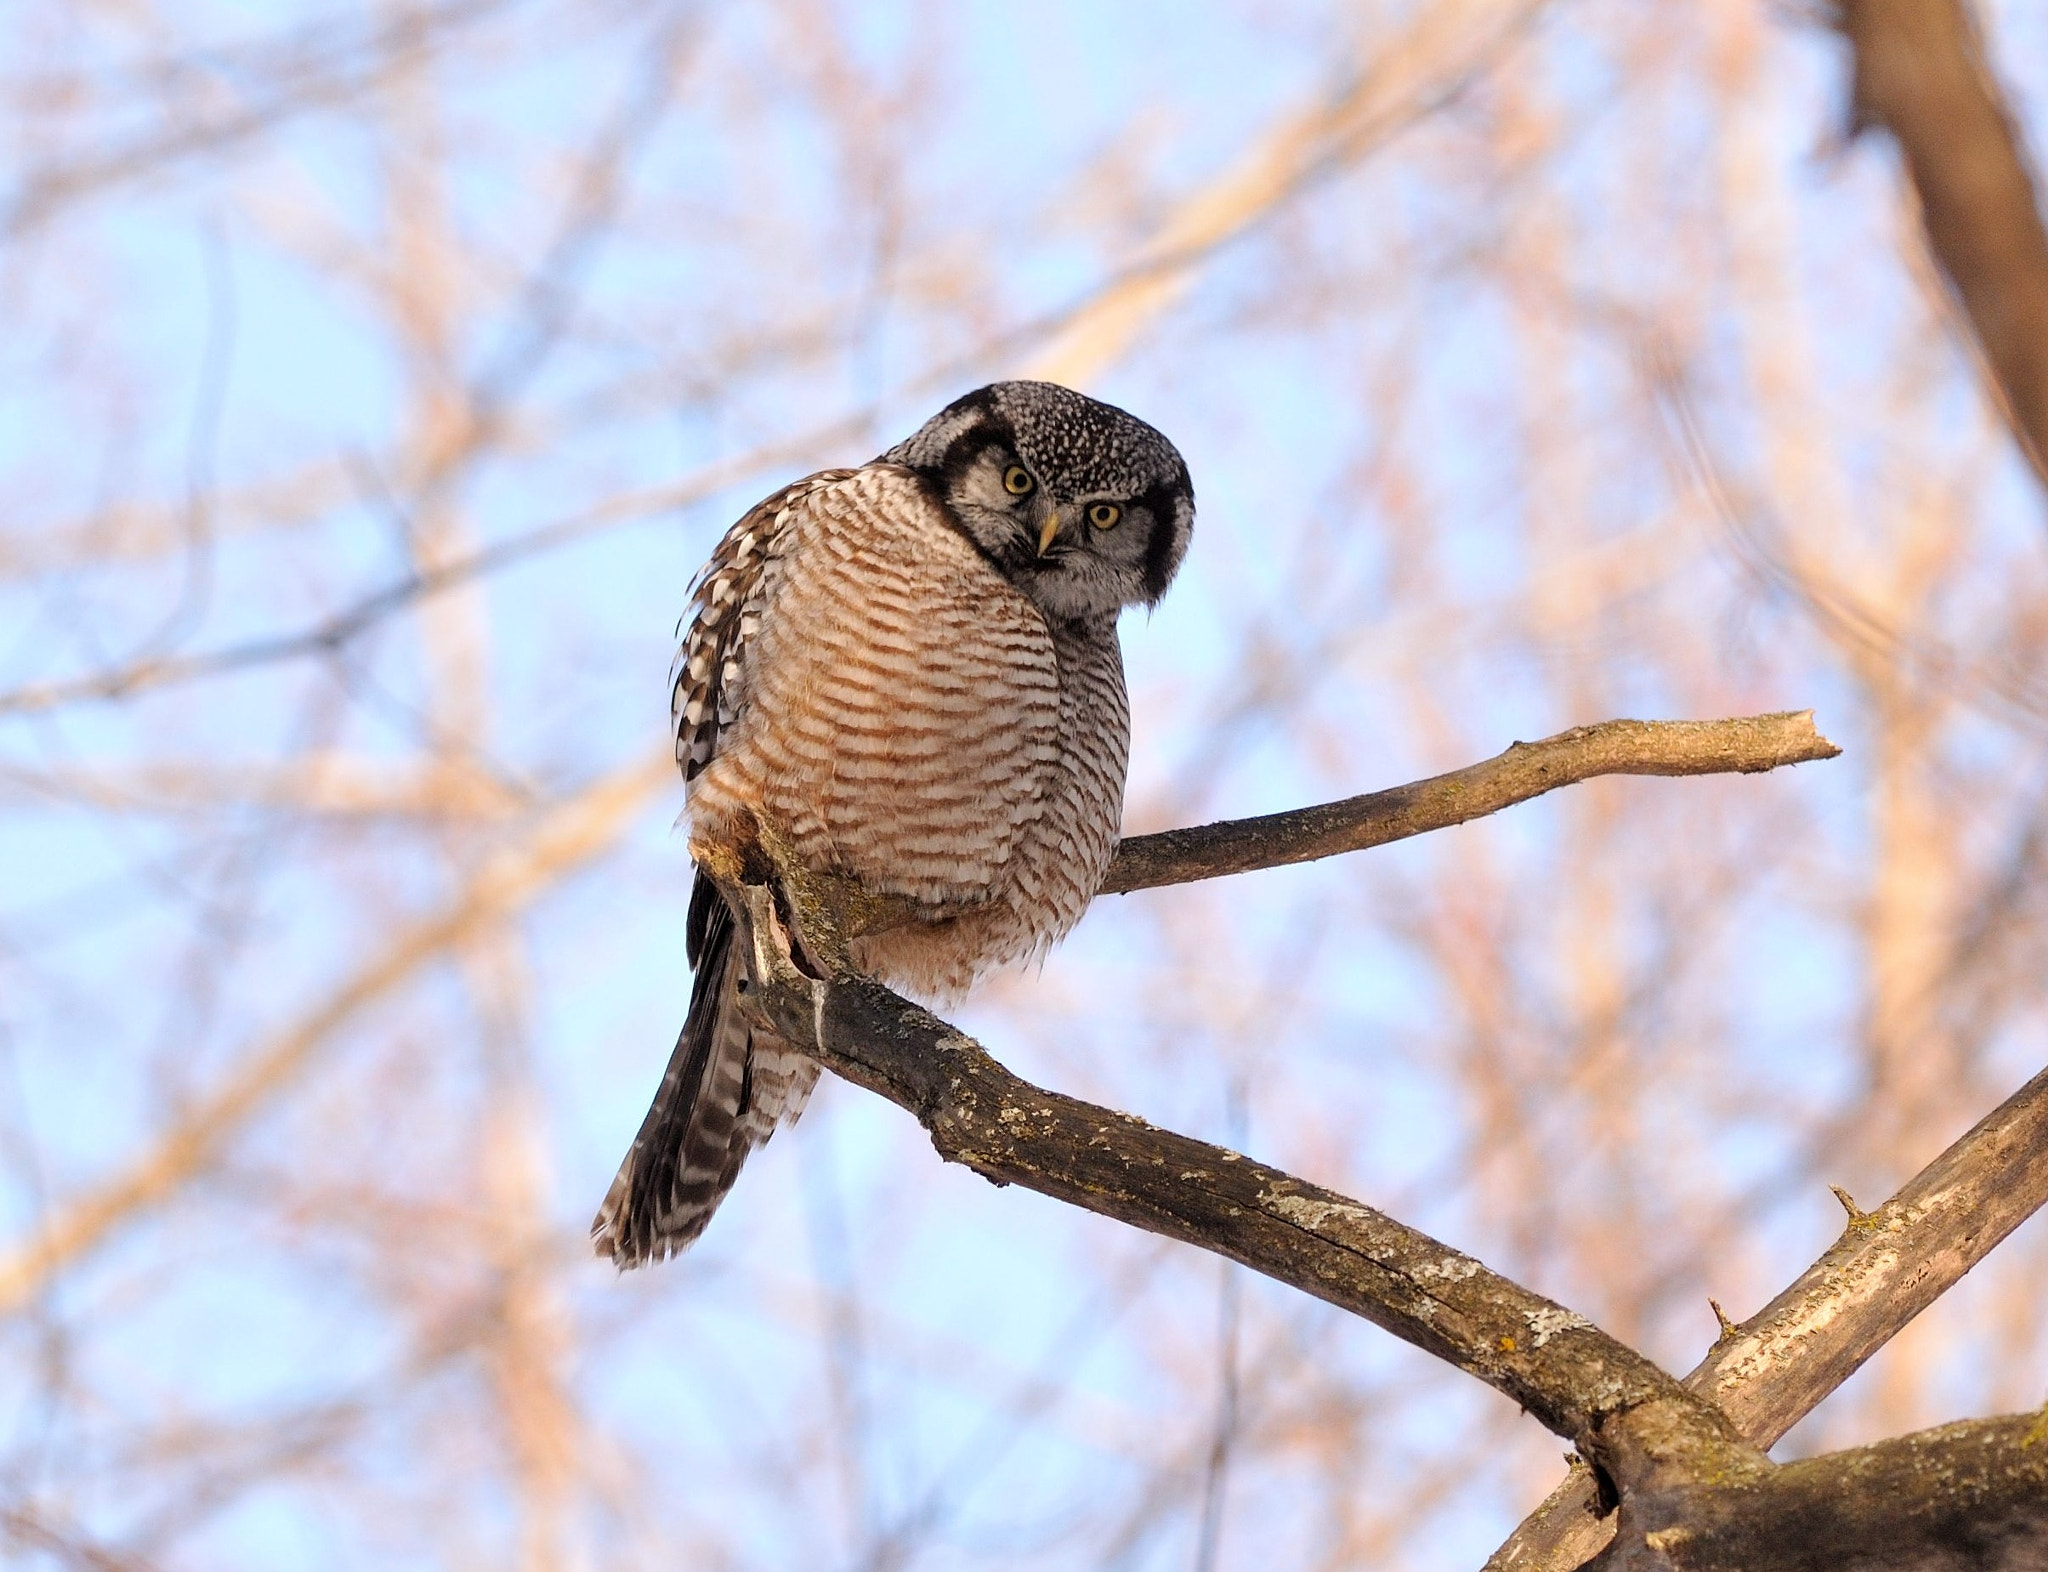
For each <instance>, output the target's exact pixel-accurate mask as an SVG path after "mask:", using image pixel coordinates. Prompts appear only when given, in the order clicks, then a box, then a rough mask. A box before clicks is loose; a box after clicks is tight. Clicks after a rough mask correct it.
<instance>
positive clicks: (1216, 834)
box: [1102, 710, 1842, 895]
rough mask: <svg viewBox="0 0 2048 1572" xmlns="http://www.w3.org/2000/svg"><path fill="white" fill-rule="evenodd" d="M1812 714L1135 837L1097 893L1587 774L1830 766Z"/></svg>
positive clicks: (1338, 842)
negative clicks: (1817, 762) (1819, 762)
mask: <svg viewBox="0 0 2048 1572" xmlns="http://www.w3.org/2000/svg"><path fill="white" fill-rule="evenodd" d="M1841 751H1842V750H1841V749H1840V748H1837V747H1836V746H1835V745H1834V744H1833V743H1832V742H1829V741H1828V740H1827V738H1825V737H1823V736H1822V735H1821V734H1820V733H1819V732H1818V731H1817V730H1815V729H1814V724H1813V711H1812V710H1788V711H1785V712H1783V713H1780V714H1773V715H1744V716H1739V717H1737V718H1734V719H1731V720H1710V721H1640V720H1611V721H1602V722H1601V723H1600V724H1599V725H1597V726H1574V727H1573V728H1572V729H1571V730H1570V731H1565V732H1559V733H1558V734H1557V735H1556V736H1555V737H1546V738H1544V739H1543V740H1542V741H1541V742H1518V743H1516V744H1514V745H1513V746H1512V747H1510V748H1509V749H1508V750H1507V752H1505V753H1502V754H1498V755H1496V756H1495V757H1493V758H1491V759H1488V760H1486V761H1485V762H1484V763H1480V764H1473V765H1468V766H1466V767H1465V768H1464V769H1462V770H1453V771H1451V773H1450V774H1448V775H1433V776H1431V777H1430V778H1429V779H1428V780H1422V781H1416V782H1414V783H1413V784H1412V785H1407V786H1396V787H1394V788H1392V789H1391V790H1389V791H1377V792H1372V793H1369V794H1368V795H1366V796H1363V797H1347V798H1346V799H1344V800H1343V801H1342V802H1330V803H1324V804H1323V805H1322V806H1320V807H1316V808H1297V809H1295V810H1293V811H1292V812H1290V813H1270V814H1266V815H1265V816H1263V817H1261V818H1256V819H1230V820H1226V821H1225V822H1223V823H1221V824H1205V825H1202V826H1200V827H1199V828H1196V829H1187V830H1167V831H1165V832H1164V833H1163V834H1159V835H1139V836H1135V837H1133V838H1132V839H1130V840H1127V841H1125V842H1124V843H1123V844H1122V845H1121V846H1119V847H1118V848H1117V853H1116V860H1115V861H1114V862H1113V863H1111V864H1110V868H1109V875H1108V877H1106V878H1105V879H1104V880H1103V881H1102V893H1103V894H1105V895H1120V894H1123V893H1125V892H1126V891H1130V890H1149V889H1153V888H1156V887H1157V886H1159V885H1164V884H1188V883H1191V882H1193V881H1194V880H1197V879H1215V878H1220V877H1222V876H1223V875H1225V874H1231V873H1248V872H1250V871H1251V870H1253V869H1255V868H1278V867H1284V866H1286V865H1287V864H1289V863H1297V862H1313V861H1315V860H1316V859H1317V858H1320V857H1334V856H1336V855H1338V854H1339V853H1340V852H1352V851H1362V850H1364V849H1365V848H1366V847H1369V846H1384V845H1385V844H1387V842H1389V841H1398V840H1405V839H1407V838H1408V837H1409V836H1411V835H1422V834H1425V833H1427V832H1428V831H1430V830H1441V829H1446V828H1448V827H1449V826H1451V825H1453V824H1463V823H1465V822H1466V821H1467V820H1468V819H1477V818H1482V817H1484V816H1485V815H1486V814H1489V813H1498V812H1499V811H1500V810H1501V809H1503V808H1506V807H1511V806H1513V805H1514V804H1515V803H1518V802H1527V801H1528V800H1529V799H1530V798H1532V797H1540V796H1542V795H1543V794H1544V793H1545V792H1549V791H1555V790H1556V789H1557V788H1558V787H1560V786H1570V785H1572V784H1574V783H1576V782H1578V781H1584V780H1591V779H1592V778H1593V777H1594V776H1596V775H1725V774H1744V775H1753V774H1757V773H1759V772H1761V771H1764V770H1775V769H1777V768H1779V767H1780V766H1782V765H1786V764H1805V763H1808V762H1809V761H1812V760H1815V759H1832V758H1834V757H1835V756H1836V755H1837V754H1839V753H1840V752H1841Z"/></svg>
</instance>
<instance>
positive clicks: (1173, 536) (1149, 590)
mask: <svg viewBox="0 0 2048 1572" xmlns="http://www.w3.org/2000/svg"><path fill="white" fill-rule="evenodd" d="M1183 500H1186V501H1187V502H1188V503H1189V504H1190V506H1192V504H1193V502H1194V490H1193V488H1192V487H1191V486H1189V485H1188V482H1187V477H1186V476H1185V475H1183V476H1181V477H1180V483H1179V484H1178V485H1169V484H1166V483H1164V482H1162V483H1161V484H1159V485H1157V486H1154V487H1153V488H1152V489H1151V490H1150V491H1148V492H1146V493H1145V494H1144V496H1142V497H1140V498H1139V499H1138V506H1139V507H1142V508H1143V509H1145V511H1146V512H1147V513H1149V514H1150V515H1151V516H1152V533H1151V535H1150V537H1148V538H1147V540H1146V541H1145V580H1144V581H1145V599H1146V601H1147V602H1148V603H1149V604H1151V605H1154V606H1156V605H1158V604H1159V602H1160V599H1161V598H1162V597H1163V596H1164V595H1165V594H1166V586H1167V585H1168V584H1170V583H1172V582H1173V570H1174V568H1175V567H1176V566H1177V565H1178V564H1177V563H1176V562H1175V560H1174V546H1175V544H1176V542H1177V541H1178V540H1179V538H1180V513H1179V504H1180V503H1181V502H1182V501H1183Z"/></svg>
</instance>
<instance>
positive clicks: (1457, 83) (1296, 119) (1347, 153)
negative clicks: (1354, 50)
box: [1025, 0, 1544, 386]
mask: <svg viewBox="0 0 2048 1572" xmlns="http://www.w3.org/2000/svg"><path fill="white" fill-rule="evenodd" d="M1543 3H1544V0H1515V3H1511V4H1503V3H1501V0H1456V3H1452V4H1438V5H1431V6H1426V7H1424V8H1423V9H1422V10H1421V11H1420V12H1419V13H1418V15H1417V18H1416V20H1415V21H1414V22H1413V23H1412V24H1411V25H1410V26H1409V27H1408V29H1407V30H1406V31H1405V32H1404V33H1403V34H1402V36H1401V37H1400V38H1399V39H1398V40H1397V41H1396V42H1395V43H1394V45H1393V46H1392V47H1390V48H1386V49H1383V50H1381V51H1379V52H1378V53H1377V54H1376V55H1375V56H1374V58H1373V61H1372V64H1371V65H1370V67H1369V68H1367V69H1365V70H1363V71H1362V72H1360V73H1359V74H1358V75H1356V76H1355V77H1353V78H1352V79H1351V80H1349V81H1348V82H1346V83H1345V84H1344V86H1343V87H1342V88H1341V89H1339V90H1338V91H1337V92H1336V93H1335V94H1333V95H1332V96H1331V97H1330V98H1329V99H1327V100H1326V101H1325V102H1323V103H1319V104H1317V105H1315V106H1313V107H1312V108H1310V109H1307V110H1302V111H1297V112H1295V113H1293V114H1291V115H1288V116H1286V117H1285V118H1283V119H1282V120H1281V122H1280V123H1279V124H1278V125H1276V126H1275V127H1273V128H1272V129H1271V130H1270V131H1268V132H1267V134H1266V135H1265V136H1264V137H1263V138H1261V139H1260V141H1259V142H1258V144H1257V145H1256V146H1254V147H1252V148H1250V149H1249V150H1247V151H1246V152H1245V153H1244V154H1243V155H1242V156H1241V157H1240V158H1239V159H1238V160H1237V162H1236V163H1234V164H1232V165H1231V166H1230V167H1229V168H1228V169H1226V170H1224V171H1223V172H1222V173H1221V174H1220V175H1218V176H1217V178H1216V179H1215V180H1213V181H1212V182H1210V183H1209V184H1208V185H1206V186H1204V187H1202V188H1201V189H1200V190H1198V191H1196V192H1195V193H1194V194H1193V195H1191V196H1189V197H1188V198H1186V199H1185V200H1184V201H1182V202H1181V204H1180V205H1179V206H1178V207H1177V208H1175V209H1174V211H1173V212H1172V214H1171V215H1169V216H1168V218H1167V219H1166V221H1165V222H1164V223H1163V224H1162V225H1161V226H1160V229H1159V232H1158V233H1157V235H1155V236H1154V237H1153V239H1152V241H1151V242H1150V244H1148V245H1146V246H1145V247H1143V248H1142V250H1141V251H1140V252H1139V254H1138V257H1137V260H1136V261H1135V262H1134V263H1133V264H1132V266H1131V267H1129V268H1128V269H1126V270H1125V271H1124V273H1123V275H1122V277H1121V279H1120V280H1119V282H1117V283H1116V284H1115V285H1114V286H1113V287H1111V288H1109V289H1107V290H1105V291H1104V292H1103V293H1102V294H1101V295H1100V296H1098V297H1097V298H1096V299H1095V300H1093V301H1092V302H1090V304H1089V305H1088V306H1087V308H1086V309H1085V310H1083V311H1082V312H1081V313H1080V314H1079V315H1077V316H1076V317H1074V318H1073V319H1072V320H1070V321H1069V322H1067V323H1066V324H1065V325H1064V326H1063V327H1062V328H1061V329H1060V332H1059V334H1058V336H1057V337H1056V338H1055V339H1054V340H1053V341H1052V342H1051V343H1050V344H1048V345H1046V346H1045V347H1044V348H1043V349H1041V350H1039V351H1038V352H1037V353H1036V354H1035V355H1033V356H1031V357H1030V359H1029V361H1028V362H1027V366H1026V371H1025V375H1027V376H1033V377H1043V378H1045V379H1046V380H1047V381H1051V382H1065V383H1068V384H1071V385H1075V386H1080V385H1083V384H1085V383H1087V382H1089V381H1090V380H1092V379H1093V378H1095V377H1097V376H1099V375H1100V374H1101V373H1102V371H1103V370H1104V369H1105V368H1106V367H1107V366H1108V365H1109V364H1110V363H1111V362H1113V361H1115V360H1116V359H1117V358H1118V357H1119V356H1120V355H1122V354H1123V352H1124V351H1125V349H1126V348H1128V347H1129V345H1130V344H1131V343H1132V342H1133V341H1134V340H1135V339H1136V338H1137V337H1138V335H1139V334H1140V333H1142V332H1143V331H1144V329H1145V327H1146V325H1147V324H1148V323H1149V322H1151V321H1152V320H1153V319H1154V318H1155V317H1157V316H1158V315H1159V313H1160V312H1162V311H1164V310H1166V309H1167V308H1168V307H1169V306H1171V305H1172V304H1173V302H1174V301H1175V300H1177V299H1178V298H1179V297H1180V295H1181V294H1182V293H1183V292H1184V291H1185V290H1186V289H1187V287H1188V285H1189V283H1190V282H1191V280H1192V279H1193V276H1194V273H1195V271H1196V269H1197V268H1198V267H1199V266H1200V265H1201V263H1202V262H1204V261H1205V260H1207V259H1208V258H1209V257H1210V256H1212V255H1213V254H1214V253H1215V252H1216V251H1217V250H1219V249H1220V248H1221V247H1223V246H1225V245H1228V244H1229V243H1230V242H1231V241H1233V240H1235V239H1237V238H1238V237H1239V236H1240V235H1242V234H1244V233H1245V232H1246V231H1248V230H1250V229H1251V228H1252V227H1253V226H1255V225H1256V224H1257V223H1258V222H1259V221H1260V220H1261V219H1263V218H1265V217H1266V216H1267V215H1269V214H1270V213H1272V212H1273V211H1274V210H1275V209H1276V208H1278V207H1280V206H1281V205H1282V204H1283V203H1284V202H1286V201H1287V200H1288V198H1290V197H1292V196H1293V195H1294V194H1295V193H1296V192H1298V191H1300V190H1301V189H1302V188H1303V187H1305V186H1307V185H1308V184H1309V183H1310V182H1311V181H1313V180H1314V179H1316V177H1318V176H1319V175H1322V174H1325V173H1327V172H1329V171H1330V170H1332V169H1335V168H1338V167H1341V166H1342V165H1345V164H1350V163H1355V162H1357V161H1358V160H1359V159H1360V158H1362V157H1364V156H1365V155H1366V154H1367V153H1368V152H1370V151H1371V150H1372V149H1373V148H1375V147H1377V146H1379V145H1381V144H1382V143H1384V142H1385V141H1386V140H1387V139H1388V138H1389V137H1391V136H1392V135H1394V133H1395V132H1397V131H1399V130H1400V129H1401V128H1402V127H1404V126H1407V125H1411V124H1413V123H1414V122H1416V121H1418V120H1420V119H1422V118H1423V117H1425V116H1427V115H1430V114H1432V113H1435V112H1436V111H1437V110H1440V109H1442V108H1443V107H1444V106H1445V105H1446V104H1447V103H1449V102H1450V101H1451V100H1452V99H1454V98H1455V97H1456V96H1457V95H1458V94H1459V93H1461V92H1463V91H1465V90H1466V89H1467V88H1468V87H1470V86H1471V85H1472V83H1473V82H1474V81H1476V80H1477V79H1478V78H1479V77H1481V76H1483V75H1484V74H1485V73H1486V72H1487V71H1489V70H1491V69H1492V68H1493V67H1494V66H1495V65H1496V64H1497V63H1498V62H1499V60H1500V57H1501V56H1502V55H1503V54H1504V53H1505V52H1506V51H1507V50H1508V49H1509V48H1510V47H1511V46H1512V45H1513V44H1514V43H1515V42H1516V40H1517V39H1519V38H1520V37H1521V35H1522V32H1523V29H1524V28H1525V27H1526V25H1527V24H1528V22H1529V20H1530V19H1531V18H1532V17H1534V16H1535V14H1536V13H1537V12H1538V11H1539V10H1541V9H1542V6H1543ZM1475 33H1476V34H1477V36H1476V37H1475Z"/></svg>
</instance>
